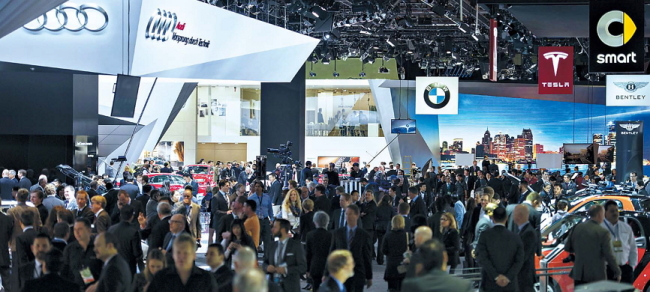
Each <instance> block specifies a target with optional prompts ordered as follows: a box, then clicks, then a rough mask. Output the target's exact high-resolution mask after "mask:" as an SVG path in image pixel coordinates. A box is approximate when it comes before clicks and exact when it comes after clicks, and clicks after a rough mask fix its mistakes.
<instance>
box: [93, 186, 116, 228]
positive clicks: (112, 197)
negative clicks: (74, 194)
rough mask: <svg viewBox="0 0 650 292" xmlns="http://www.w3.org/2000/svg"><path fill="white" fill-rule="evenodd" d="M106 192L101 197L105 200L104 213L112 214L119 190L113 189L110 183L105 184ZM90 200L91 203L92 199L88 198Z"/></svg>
mask: <svg viewBox="0 0 650 292" xmlns="http://www.w3.org/2000/svg"><path fill="white" fill-rule="evenodd" d="M106 190H107V191H106V193H105V194H104V195H103V197H104V198H105V199H106V207H104V208H106V212H108V214H112V213H113V208H114V207H115V206H116V204H117V193H118V192H119V190H117V189H114V188H113V184H112V183H110V182H109V183H107V184H106ZM90 200H91V201H92V198H90ZM90 222H92V221H90Z"/></svg>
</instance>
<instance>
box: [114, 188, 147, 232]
mask: <svg viewBox="0 0 650 292" xmlns="http://www.w3.org/2000/svg"><path fill="white" fill-rule="evenodd" d="M126 205H130V206H131V207H133V216H134V217H135V218H138V217H140V214H145V212H144V207H143V206H142V203H140V202H139V201H136V200H135V199H131V197H130V196H129V193H127V192H126V191H124V190H120V191H119V192H118V194H117V206H116V208H113V214H111V222H112V223H113V224H117V223H119V222H120V209H122V207H123V206H126ZM133 225H134V226H135V225H136V224H133Z"/></svg>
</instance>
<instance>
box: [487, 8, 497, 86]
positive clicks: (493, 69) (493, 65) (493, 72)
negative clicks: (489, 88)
mask: <svg viewBox="0 0 650 292" xmlns="http://www.w3.org/2000/svg"><path fill="white" fill-rule="evenodd" d="M498 26H499V24H498V22H497V20H496V19H490V76H489V78H490V81H494V82H496V81H497V79H498V73H499V70H498V67H499V66H498V63H499V58H498V56H499V52H498V50H497V45H498V42H497V37H498V36H499V29H498Z"/></svg>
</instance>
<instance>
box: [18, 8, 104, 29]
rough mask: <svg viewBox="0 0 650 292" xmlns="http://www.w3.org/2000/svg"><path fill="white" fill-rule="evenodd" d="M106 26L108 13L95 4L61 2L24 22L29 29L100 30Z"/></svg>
mask: <svg viewBox="0 0 650 292" xmlns="http://www.w3.org/2000/svg"><path fill="white" fill-rule="evenodd" d="M106 26H108V13H107V12H106V10H104V8H102V7H101V6H99V5H97V4H82V5H75V4H72V3H69V2H68V3H65V4H61V5H59V6H58V7H56V8H54V9H52V10H50V11H48V12H47V13H45V14H43V15H41V16H39V17H37V18H36V19H34V20H32V21H30V22H29V23H27V24H25V25H24V26H23V28H25V29H27V30H30V31H41V30H49V31H61V30H68V31H73V32H77V31H82V30H87V31H91V32H99V31H102V30H104V29H105V28H106Z"/></svg>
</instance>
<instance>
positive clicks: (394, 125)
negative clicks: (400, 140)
mask: <svg viewBox="0 0 650 292" xmlns="http://www.w3.org/2000/svg"><path fill="white" fill-rule="evenodd" d="M416 130H417V128H416V124H415V120H395V119H393V120H391V121H390V132H391V134H415V132H416Z"/></svg>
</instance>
